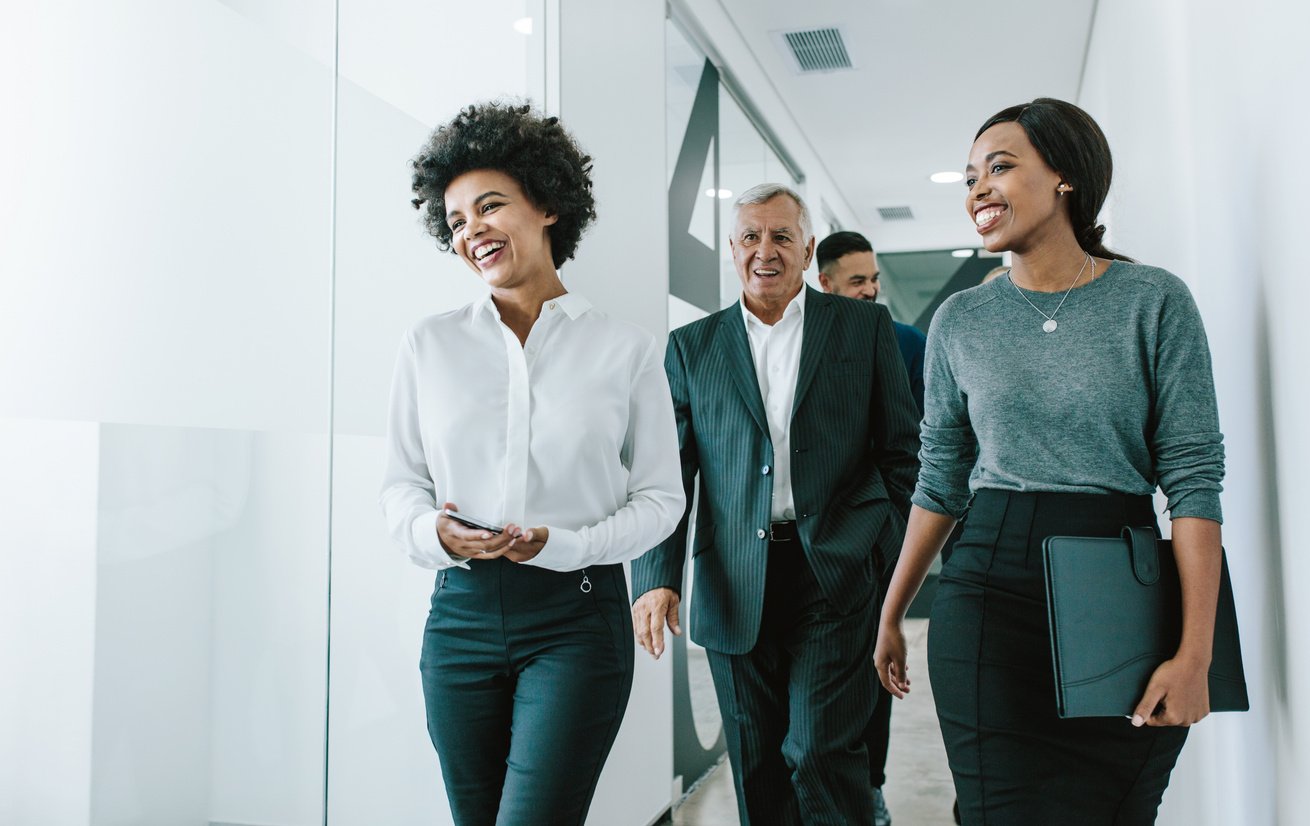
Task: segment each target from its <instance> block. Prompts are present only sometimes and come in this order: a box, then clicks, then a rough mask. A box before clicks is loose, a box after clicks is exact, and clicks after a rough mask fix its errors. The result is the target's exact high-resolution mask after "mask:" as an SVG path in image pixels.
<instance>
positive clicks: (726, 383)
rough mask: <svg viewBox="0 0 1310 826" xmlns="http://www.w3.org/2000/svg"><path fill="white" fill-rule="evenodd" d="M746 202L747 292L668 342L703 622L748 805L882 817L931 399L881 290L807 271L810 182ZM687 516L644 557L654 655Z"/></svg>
mask: <svg viewBox="0 0 1310 826" xmlns="http://www.w3.org/2000/svg"><path fill="white" fill-rule="evenodd" d="M735 206H736V219H735V221H734V227H733V230H732V234H731V236H730V238H729V244H730V246H731V248H732V254H733V260H734V262H735V263H736V267H737V274H738V276H739V277H740V278H741V282H742V299H741V302H740V303H737V304H734V305H733V306H731V307H729V308H727V309H726V310H722V311H720V312H718V313H715V314H713V315H710V316H708V317H707V318H704V319H701V320H700V321H697V322H694V323H692V324H689V325H687V326H685V327H682V328H680V329H678V330H675V331H674V332H673V333H672V334H671V335H670V337H669V345H668V351H667V353H666V355H665V369H666V370H667V372H668V375H669V384H670V388H671V390H672V392H673V404H674V411H675V413H676V417H677V423H678V437H679V446H680V450H681V455H682V472H683V481H684V485H685V486H686V488H687V490H688V493H689V494H690V491H691V489H692V486H693V484H694V481H695V478H696V476H697V475H698V474H699V476H700V483H701V494H700V500H699V501H700V504H699V507H698V509H697V512H696V525H695V541H694V543H693V548H692V557H693V558H694V559H695V561H696V562H695V574H694V576H695V579H694V587H693V591H694V596H693V604H692V616H693V621H692V629H691V632H692V638H693V639H695V640H696V641H697V642H698V643H700V644H701V645H703V646H705V648H706V649H707V650H708V653H709V662H710V669H711V672H712V674H713V676H714V686H715V691H716V693H717V694H718V698H719V707H720V710H721V711H722V713H723V724H724V732H725V734H726V739H727V742H728V755H729V758H730V759H731V761H732V768H733V775H734V780H735V782H736V786H737V802H738V810H739V813H740V817H741V822H742V823H743V824H746V823H755V824H757V825H759V824H769V826H772V824H834V826H836V824H843V825H844V824H856V823H860V824H865V823H871V822H873V794H872V790H871V788H870V786H869V768H868V758H867V754H866V752H865V749H864V745H863V743H862V742H861V741H860V734H861V732H862V730H863V728H864V726H865V724H866V723H867V722H868V721H869V715H870V714H871V712H872V711H873V704H874V698H875V696H876V694H875V691H874V687H875V684H876V682H877V677H876V675H875V673H874V670H873V663H872V656H873V645H874V640H875V630H876V628H875V625H876V622H877V591H876V585H875V583H876V582H877V579H878V575H879V573H880V570H879V568H880V560H881V559H882V558H885V557H887V556H890V555H894V554H895V552H896V551H897V550H898V549H899V547H900V542H901V537H902V533H903V531H904V524H905V523H904V517H903V514H904V513H906V512H907V511H908V509H909V495H910V491H911V489H912V488H913V486H914V481H915V475H916V473H917V469H918V462H917V459H916V454H917V451H918V446H919V441H918V428H917V421H918V415H917V411H916V410H915V407H914V400H913V398H912V396H911V394H910V386H909V383H908V381H907V380H906V374H905V367H904V365H903V364H902V362H901V357H900V353H899V351H898V349H897V345H896V337H895V335H894V333H893V332H892V322H891V317H890V316H889V315H888V313H887V311H886V309H885V308H884V307H881V306H879V305H877V304H873V303H870V302H861V301H852V300H850V299H847V298H842V297H839V296H831V295H827V294H825V293H821V292H818V291H816V290H813V289H810V288H808V287H806V286H805V283H804V280H803V277H802V275H803V273H804V272H805V269H806V267H808V266H809V263H810V259H811V257H812V256H813V254H814V235H813V233H812V231H811V228H810V220H809V213H808V210H807V209H806V207H805V203H804V201H803V200H802V199H801V197H800V196H799V195H797V194H796V193H795V192H793V191H792V190H791V189H788V188H787V187H784V186H781V185H778V184H762V185H760V186H757V187H754V188H753V189H751V190H749V191H747V192H746V193H744V194H743V195H742V196H741V197H740V198H739V199H738V200H737V202H736V205H735ZM688 502H689V503H690V502H691V496H690V495H689V496H688ZM689 516H690V506H689V510H688V513H687V514H685V515H684V516H683V520H682V523H681V525H680V526H679V529H678V530H677V531H675V532H674V534H673V536H672V537H670V538H669V539H668V540H666V541H665V542H664V543H662V544H661V545H659V546H658V547H656V548H655V549H653V550H652V551H650V552H649V553H648V554H646V555H645V556H643V557H642V558H641V559H639V560H637V561H636V562H634V563H633V566H632V578H633V593H634V594H637V595H638V597H637V600H636V602H635V603H634V605H633V619H634V627H635V629H636V633H637V639H638V642H639V643H640V644H641V645H642V647H643V648H645V649H646V650H647V651H649V652H650V653H651V654H652V655H654V656H656V657H658V656H660V654H662V653H663V651H664V628H665V625H666V624H667V625H668V627H669V628H670V629H671V630H672V632H673V633H681V629H680V626H679V622H678V608H679V603H680V601H681V595H680V593H679V589H680V588H681V584H682V572H683V566H684V564H685V561H686V556H687V527H688V524H687V523H688V519H689Z"/></svg>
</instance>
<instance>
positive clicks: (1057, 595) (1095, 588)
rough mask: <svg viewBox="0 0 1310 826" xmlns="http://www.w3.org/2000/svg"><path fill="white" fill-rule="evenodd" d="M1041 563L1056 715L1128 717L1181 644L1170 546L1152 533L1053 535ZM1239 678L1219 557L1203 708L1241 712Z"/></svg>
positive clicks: (1229, 595) (1227, 586)
mask: <svg viewBox="0 0 1310 826" xmlns="http://www.w3.org/2000/svg"><path fill="white" fill-rule="evenodd" d="M1042 551H1043V556H1044V558H1045V562H1046V597H1047V610H1048V614H1049V618H1050V624H1051V656H1052V657H1053V659H1054V664H1055V693H1056V701H1057V704H1058V711H1059V714H1060V716H1061V717H1113V716H1127V715H1131V714H1132V713H1133V710H1134V709H1135V708H1136V707H1137V703H1138V702H1140V701H1141V698H1142V694H1143V692H1145V690H1146V684H1147V682H1148V681H1149V680H1150V678H1151V674H1152V673H1153V672H1154V671H1155V669H1156V667H1157V666H1158V665H1159V664H1160V663H1162V662H1164V661H1165V660H1167V659H1169V658H1170V657H1172V656H1173V655H1174V654H1175V653H1176V652H1177V650H1178V643H1179V640H1180V639H1181V638H1182V592H1181V590H1180V588H1179V583H1178V566H1177V564H1176V563H1175V561H1174V553H1173V545H1172V543H1170V542H1169V541H1168V540H1165V539H1156V536H1155V531H1154V530H1152V529H1151V528H1125V529H1124V532H1123V535H1122V536H1121V537H1120V538H1117V539H1106V538H1096V537H1081V536H1052V537H1048V538H1047V539H1046V541H1045V542H1043V544H1042ZM1249 705H1250V704H1249V702H1248V700H1247V696H1246V675H1245V673H1244V672H1243V670H1242V649H1241V644H1240V641H1239V640H1238V636H1237V612H1236V610H1235V609H1234V606H1233V586H1232V583H1231V582H1230V580H1229V578H1228V560H1227V559H1226V558H1225V559H1224V561H1223V574H1222V579H1221V581H1220V584H1219V605H1218V614H1217V615H1216V617H1215V629H1214V655H1213V659H1212V661H1211V664H1210V710H1211V711H1246V710H1247V708H1248V707H1249Z"/></svg>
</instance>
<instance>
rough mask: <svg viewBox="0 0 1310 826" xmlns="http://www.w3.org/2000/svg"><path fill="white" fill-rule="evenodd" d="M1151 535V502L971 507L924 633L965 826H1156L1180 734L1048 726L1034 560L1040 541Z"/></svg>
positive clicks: (1042, 606) (1037, 500) (1043, 501)
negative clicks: (1125, 531)
mask: <svg viewBox="0 0 1310 826" xmlns="http://www.w3.org/2000/svg"><path fill="white" fill-rule="evenodd" d="M1154 524H1155V512H1154V510H1153V508H1152V502H1151V497H1149V496H1127V495H1121V494H1090V495H1089V494H1066V493H1061V494H1056V493H1013V492H1008V491H996V490H980V491H978V493H977V495H976V496H975V497H974V501H973V505H972V507H971V509H970V511H969V516H968V519H967V520H966V522H965V525H964V532H963V534H962V536H961V537H960V540H959V541H958V542H957V543H956V545H955V549H954V552H953V553H952V554H951V557H950V559H949V560H948V561H947V563H946V564H945V566H944V567H943V568H942V572H941V576H940V579H939V585H938V589H937V596H936V600H935V601H934V602H933V608H932V619H931V623H930V626H929V630H928V669H929V676H930V678H931V680H932V686H933V695H934V699H935V701H936V704H937V718H938V721H939V722H940V724H941V729H942V737H943V739H944V740H945V743H946V753H947V757H948V759H949V761H950V766H951V774H952V775H953V776H954V778H955V789H956V793H957V794H958V795H959V802H960V812H961V814H962V816H963V820H964V823H965V824H969V825H970V826H981V825H982V824H986V825H987V826H1046V824H1059V825H1060V826H1082V825H1085V826H1111V824H1113V826H1137V824H1150V823H1154V822H1155V815H1156V811H1157V809H1158V808H1159V806H1160V800H1161V797H1162V796H1163V794H1164V790H1165V787H1166V786H1167V785H1168V783H1169V774H1170V772H1171V771H1173V767H1174V764H1175V762H1177V760H1178V754H1179V752H1180V751H1181V750H1182V747H1183V741H1184V740H1186V739H1187V729H1186V728H1181V727H1170V728H1151V727H1148V726H1143V727H1142V728H1134V727H1133V725H1132V723H1131V722H1129V721H1128V720H1127V719H1123V718H1118V717H1103V718H1082V719H1071V720H1061V719H1060V718H1059V717H1058V716H1057V715H1056V703H1055V676H1054V670H1053V667H1052V665H1051V640H1050V632H1049V630H1048V626H1047V617H1046V591H1045V585H1044V582H1043V562H1042V541H1043V540H1044V539H1045V538H1046V537H1048V536H1060V535H1071V536H1117V535H1118V534H1119V531H1120V529H1121V528H1122V527H1123V526H1124V525H1154ZM1087 587H1089V588H1095V587H1096V583H1093V582H1089V583H1087Z"/></svg>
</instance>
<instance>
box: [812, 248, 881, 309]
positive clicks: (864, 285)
mask: <svg viewBox="0 0 1310 826" xmlns="http://www.w3.org/2000/svg"><path fill="white" fill-rule="evenodd" d="M820 263H822V259H820ZM879 274H880V272H879V270H878V259H877V258H876V257H874V254H873V253H871V252H848V253H846V254H845V255H843V256H842V257H841V258H838V259H837V260H836V261H834V262H832V263H831V264H829V265H828V268H827V269H826V270H824V271H823V272H821V273H819V281H820V282H822V283H823V285H824V287H825V288H827V290H828V292H830V293H836V294H837V295H844V296H846V297H847V298H861V299H864V300H865V301H876V300H877V299H878V290H880V289H881V288H882V282H881V281H879V280H878V276H879Z"/></svg>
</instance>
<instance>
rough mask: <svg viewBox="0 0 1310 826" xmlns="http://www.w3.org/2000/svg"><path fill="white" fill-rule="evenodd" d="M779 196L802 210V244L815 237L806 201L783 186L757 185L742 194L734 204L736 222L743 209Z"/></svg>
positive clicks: (789, 188)
mask: <svg viewBox="0 0 1310 826" xmlns="http://www.w3.org/2000/svg"><path fill="white" fill-rule="evenodd" d="M779 195H786V196H787V197H788V198H791V199H792V200H793V201H795V202H796V206H798V207H800V208H801V235H802V236H804V237H802V238H801V243H804V242H806V241H808V240H809V239H811V238H813V237H814V232H813V230H812V228H811V226H810V208H809V207H807V206H806V205H805V199H804V198H802V197H801V196H800V195H799V194H798V193H797V192H796V190H794V189H792V188H791V187H789V186H784V185H782V184H757V185H755V186H753V187H751V188H750V189H748V190H746V191H745V192H743V193H742V194H741V196H740V197H738V198H737V200H735V201H733V202H732V215H733V219H734V220H735V219H736V217H737V213H739V212H741V208H742V207H744V206H749V205H752V204H762V203H764V202H765V201H772V200H773V199H774V198H776V197H778V196H779Z"/></svg>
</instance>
